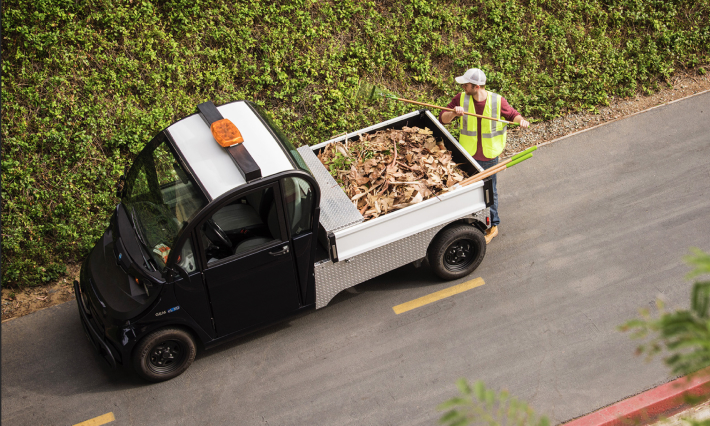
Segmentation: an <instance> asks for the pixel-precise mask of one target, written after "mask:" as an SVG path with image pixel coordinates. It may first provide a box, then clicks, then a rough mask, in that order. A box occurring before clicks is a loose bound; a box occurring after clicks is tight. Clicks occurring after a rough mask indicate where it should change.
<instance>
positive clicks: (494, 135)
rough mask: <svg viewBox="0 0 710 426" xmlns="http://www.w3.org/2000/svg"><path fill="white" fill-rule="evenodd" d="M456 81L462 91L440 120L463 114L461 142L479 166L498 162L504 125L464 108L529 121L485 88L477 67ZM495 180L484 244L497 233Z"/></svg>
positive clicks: (502, 145)
mask: <svg viewBox="0 0 710 426" xmlns="http://www.w3.org/2000/svg"><path fill="white" fill-rule="evenodd" d="M456 82H457V83H458V84H460V85H461V86H462V88H463V90H464V91H463V93H459V94H458V95H456V96H455V97H454V99H452V100H451V102H450V103H449V105H447V107H448V108H451V109H453V110H454V111H442V112H441V114H439V121H441V122H442V123H444V124H449V123H451V121H453V120H454V119H456V118H458V117H463V118H461V120H460V121H461V124H460V128H461V137H460V138H459V142H460V143H461V146H463V147H464V149H466V151H468V153H469V154H471V156H473V158H474V159H475V160H476V162H478V164H480V165H481V167H483V168H484V169H488V168H491V167H493V166H495V165H496V164H498V156H499V155H500V154H501V153H502V152H503V149H505V138H506V126H507V125H506V124H505V123H500V122H498V121H493V120H486V119H482V118H478V117H472V116H470V115H464V112H470V113H474V114H478V115H483V116H486V117H492V118H499V119H503V120H507V121H513V122H515V123H518V124H520V127H528V126H529V125H530V123H528V121H527V120H525V119H524V118H523V116H522V115H520V114H519V113H518V111H516V110H515V109H513V107H511V106H510V104H508V101H506V100H505V98H504V97H502V96H500V95H498V94H496V93H493V92H489V91H487V90H486V89H485V86H486V75H485V74H484V73H483V71H481V70H480V69H478V68H471V69H469V70H468V71H466V73H465V74H464V75H462V76H461V77H456ZM496 181H497V179H496V175H493V177H492V183H493V206H492V207H491V227H490V229H488V231H487V232H486V244H488V243H490V242H491V240H492V239H493V238H494V237H495V236H496V235H498V225H499V224H500V217H498V191H497V190H496Z"/></svg>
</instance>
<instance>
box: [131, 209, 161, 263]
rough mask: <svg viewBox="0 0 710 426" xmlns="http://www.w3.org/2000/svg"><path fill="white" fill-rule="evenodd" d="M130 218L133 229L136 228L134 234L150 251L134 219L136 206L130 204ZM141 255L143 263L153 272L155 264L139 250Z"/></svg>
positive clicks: (141, 230) (136, 220)
mask: <svg viewBox="0 0 710 426" xmlns="http://www.w3.org/2000/svg"><path fill="white" fill-rule="evenodd" d="M131 219H133V229H135V230H136V236H137V237H138V241H140V242H141V243H142V244H143V247H144V248H145V249H146V250H148V251H150V247H148V244H146V242H145V237H144V236H143V229H142V228H141V226H140V224H139V222H138V219H136V208H135V207H133V206H131ZM141 257H142V258H143V262H145V265H146V266H148V267H150V269H152V270H153V272H155V271H156V269H155V266H153V265H152V264H151V263H150V262H149V261H148V259H146V258H145V256H144V255H143V252H142V251H141Z"/></svg>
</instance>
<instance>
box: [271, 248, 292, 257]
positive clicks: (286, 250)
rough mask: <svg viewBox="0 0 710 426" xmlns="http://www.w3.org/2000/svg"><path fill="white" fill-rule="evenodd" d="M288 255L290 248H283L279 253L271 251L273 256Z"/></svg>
mask: <svg viewBox="0 0 710 426" xmlns="http://www.w3.org/2000/svg"><path fill="white" fill-rule="evenodd" d="M286 253H288V246H283V248H282V249H281V250H279V251H270V252H269V254H270V255H272V256H281V255H282V254H286Z"/></svg>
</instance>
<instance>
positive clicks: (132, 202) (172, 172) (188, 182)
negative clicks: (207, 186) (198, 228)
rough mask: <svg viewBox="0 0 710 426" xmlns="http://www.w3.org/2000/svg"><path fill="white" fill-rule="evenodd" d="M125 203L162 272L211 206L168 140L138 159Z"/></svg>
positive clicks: (151, 146)
mask: <svg viewBox="0 0 710 426" xmlns="http://www.w3.org/2000/svg"><path fill="white" fill-rule="evenodd" d="M121 202H122V203H123V205H124V206H125V207H126V210H127V211H128V215H129V216H130V217H131V220H132V222H133V226H134V227H135V228H136V234H137V236H138V239H139V240H140V242H141V243H142V244H143V245H144V246H145V248H146V250H147V251H148V252H150V254H151V256H152V258H153V260H154V265H155V266H157V267H158V269H159V270H161V271H164V270H165V262H166V261H167V260H168V254H169V253H170V249H171V248H172V246H173V243H174V242H175V239H176V237H177V236H178V234H179V233H180V231H181V230H182V229H183V228H184V227H185V226H187V224H188V222H189V220H190V218H191V217H192V216H193V215H194V214H195V213H196V212H198V211H199V210H200V209H202V207H204V206H205V205H206V204H207V201H206V200H205V198H204V196H203V195H202V192H201V191H200V189H199V188H198V187H197V185H196V184H195V183H194V182H193V181H192V179H191V178H190V177H189V176H188V175H187V173H185V171H184V170H183V169H182V167H181V166H180V164H179V162H178V161H177V159H176V158H175V156H174V155H173V153H172V151H171V150H170V149H169V148H168V146H167V144H166V142H165V139H164V138H157V140H154V141H153V142H151V143H150V144H149V145H148V146H146V148H145V149H144V150H143V151H142V152H141V153H140V155H139V156H138V158H136V161H135V163H134V164H133V167H132V168H131V171H130V172H129V174H128V177H127V179H126V191H125V193H124V197H123V199H122V200H121Z"/></svg>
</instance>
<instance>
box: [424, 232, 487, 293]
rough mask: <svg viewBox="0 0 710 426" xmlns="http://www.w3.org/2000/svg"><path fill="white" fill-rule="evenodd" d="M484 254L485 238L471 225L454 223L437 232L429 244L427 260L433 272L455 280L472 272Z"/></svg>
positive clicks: (441, 276) (446, 278) (443, 277)
mask: <svg viewBox="0 0 710 426" xmlns="http://www.w3.org/2000/svg"><path fill="white" fill-rule="evenodd" d="M485 255H486V238H485V237H484V236H483V232H481V230H479V229H478V228H476V227H474V226H472V225H465V224H462V225H455V226H452V227H451V228H448V229H446V230H444V231H442V232H441V233H439V234H438V235H437V236H436V237H435V238H434V240H433V241H432V242H431V244H429V249H428V251H427V260H428V261H429V265H430V266H431V268H432V269H433V270H434V273H435V274H436V275H438V276H439V277H440V278H442V279H445V280H455V279H457V278H461V277H465V276H466V275H468V274H470V273H471V272H473V271H474V270H475V269H476V268H478V265H480V264H481V262H482V261H483V257H484V256H485Z"/></svg>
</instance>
